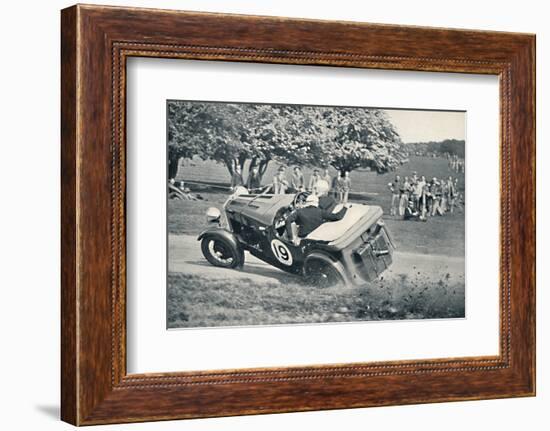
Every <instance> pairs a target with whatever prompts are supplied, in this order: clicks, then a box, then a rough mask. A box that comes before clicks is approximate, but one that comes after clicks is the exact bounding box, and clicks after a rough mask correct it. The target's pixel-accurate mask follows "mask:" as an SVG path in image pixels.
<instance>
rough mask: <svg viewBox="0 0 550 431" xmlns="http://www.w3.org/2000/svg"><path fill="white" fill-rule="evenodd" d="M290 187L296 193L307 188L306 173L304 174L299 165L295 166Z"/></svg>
mask: <svg viewBox="0 0 550 431" xmlns="http://www.w3.org/2000/svg"><path fill="white" fill-rule="evenodd" d="M290 187H291V188H292V191H293V192H295V193H297V192H303V191H304V190H305V180H304V174H302V171H301V170H300V167H299V166H295V167H294V173H293V174H292V177H291V179H290Z"/></svg>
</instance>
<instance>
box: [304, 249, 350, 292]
mask: <svg viewBox="0 0 550 431" xmlns="http://www.w3.org/2000/svg"><path fill="white" fill-rule="evenodd" d="M304 277H305V279H306V281H307V283H308V284H311V285H313V286H318V287H333V286H345V285H346V283H347V277H346V273H345V271H344V268H343V267H342V265H341V264H340V263H339V262H334V261H333V260H332V259H330V258H329V257H328V256H325V255H322V254H317V253H315V254H313V255H310V256H308V257H307V258H306V261H305V262H304Z"/></svg>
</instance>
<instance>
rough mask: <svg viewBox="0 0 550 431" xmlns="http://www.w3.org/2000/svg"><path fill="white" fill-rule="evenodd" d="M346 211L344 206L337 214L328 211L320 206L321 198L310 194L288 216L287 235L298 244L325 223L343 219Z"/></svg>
mask: <svg viewBox="0 0 550 431" xmlns="http://www.w3.org/2000/svg"><path fill="white" fill-rule="evenodd" d="M346 211H347V208H342V210H341V211H339V212H338V213H336V214H332V213H327V212H326V211H323V210H322V209H321V208H319V198H317V196H315V195H309V196H308V197H307V198H306V200H305V202H304V203H303V204H301V205H300V207H299V208H298V209H297V210H296V211H294V212H293V213H292V214H290V215H289V216H288V217H287V219H286V232H287V236H288V238H289V239H290V240H291V241H292V242H293V243H294V244H296V245H297V244H299V242H300V238H304V237H306V236H308V235H309V234H310V233H311V232H313V231H314V230H315V229H317V228H318V227H319V226H321V225H322V224H323V223H325V222H327V221H337V220H341V219H342V218H343V217H344V215H345V214H346ZM296 230H297V232H296Z"/></svg>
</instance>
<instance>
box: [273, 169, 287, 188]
mask: <svg viewBox="0 0 550 431" xmlns="http://www.w3.org/2000/svg"><path fill="white" fill-rule="evenodd" d="M286 189H288V181H287V180H286V176H285V167H284V166H281V167H280V168H279V169H278V171H277V174H276V175H275V176H274V177H273V193H274V194H276V195H284V194H285V193H286Z"/></svg>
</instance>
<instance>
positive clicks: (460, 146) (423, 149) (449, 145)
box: [406, 139, 465, 158]
mask: <svg viewBox="0 0 550 431" xmlns="http://www.w3.org/2000/svg"><path fill="white" fill-rule="evenodd" d="M406 146H407V148H409V149H411V150H412V151H413V152H415V153H420V154H423V155H426V154H439V155H444V154H450V155H452V156H458V157H460V158H464V156H465V142H464V140H460V139H445V140H443V141H437V142H435V141H430V142H414V143H410V144H407V145H406Z"/></svg>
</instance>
